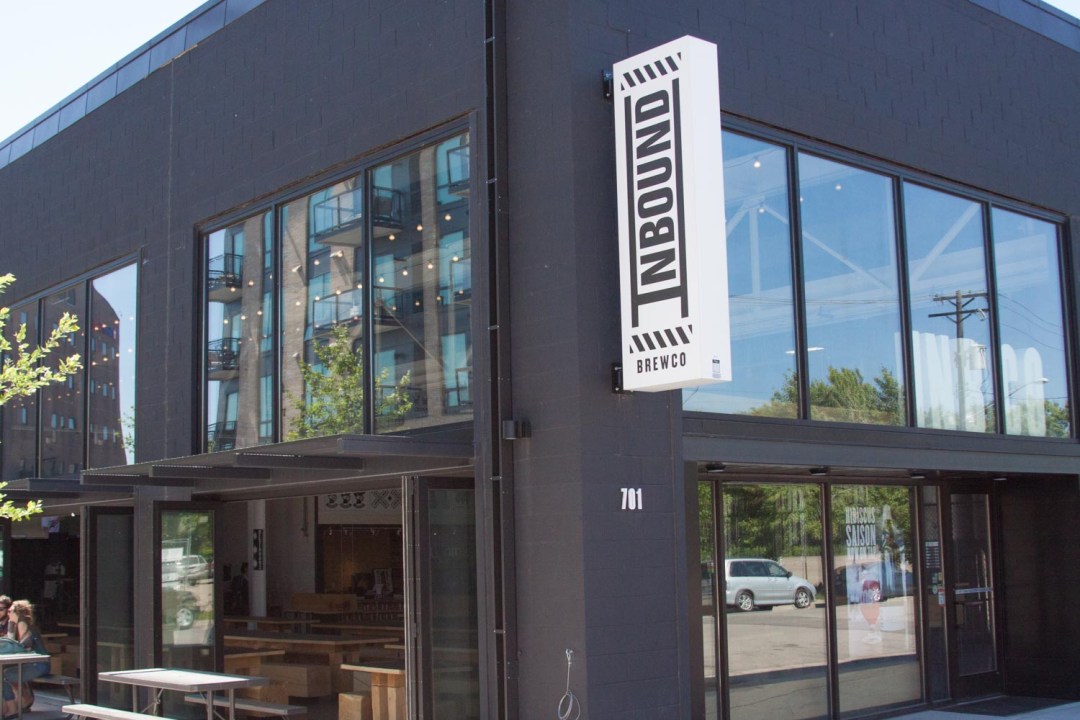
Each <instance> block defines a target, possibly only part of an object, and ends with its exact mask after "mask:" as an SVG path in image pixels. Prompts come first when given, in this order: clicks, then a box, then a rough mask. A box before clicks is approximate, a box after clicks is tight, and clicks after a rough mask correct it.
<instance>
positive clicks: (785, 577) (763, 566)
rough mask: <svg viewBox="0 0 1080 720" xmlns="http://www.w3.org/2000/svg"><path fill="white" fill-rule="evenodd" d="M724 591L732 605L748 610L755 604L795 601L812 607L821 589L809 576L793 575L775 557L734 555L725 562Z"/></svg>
mask: <svg viewBox="0 0 1080 720" xmlns="http://www.w3.org/2000/svg"><path fill="white" fill-rule="evenodd" d="M724 591H725V598H726V601H727V604H728V605H731V606H734V607H736V608H738V609H739V610H742V611H744V612H746V611H749V610H753V609H754V608H755V607H770V606H773V605H787V604H789V603H791V604H793V605H794V606H795V607H797V608H799V609H800V610H801V609H802V608H807V607H810V605H811V604H812V603H813V602H814V597H815V596H816V595H817V592H816V591H815V590H814V585H813V583H811V582H810V581H809V580H807V579H806V578H802V577H799V576H798V575H793V574H792V573H791V571H790V570H788V569H787V568H785V567H784V566H783V565H781V564H780V563H778V562H776V561H775V560H767V559H765V558H733V559H731V560H727V561H726V562H725V563H724Z"/></svg>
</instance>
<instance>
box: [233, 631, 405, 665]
mask: <svg viewBox="0 0 1080 720" xmlns="http://www.w3.org/2000/svg"><path fill="white" fill-rule="evenodd" d="M399 639H400V638H397V637H389V636H382V637H357V636H355V635H353V636H348V635H324V634H317V633H281V632H259V631H258V630H228V631H226V632H225V646H226V647H251V648H273V649H277V650H285V651H287V652H292V653H305V654H308V655H319V656H325V657H326V661H327V662H326V664H327V665H338V664H340V663H341V661H342V659H343V658H342V654H343V653H345V652H348V651H349V650H358V649H360V648H362V647H364V646H365V645H378V646H382V645H385V644H387V643H392V642H396V641H397V640H399Z"/></svg>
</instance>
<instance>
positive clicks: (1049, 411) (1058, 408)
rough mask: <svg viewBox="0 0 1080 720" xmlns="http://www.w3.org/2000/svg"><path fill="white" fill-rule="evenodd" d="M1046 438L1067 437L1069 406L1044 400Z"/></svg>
mask: <svg viewBox="0 0 1080 720" xmlns="http://www.w3.org/2000/svg"><path fill="white" fill-rule="evenodd" d="M1045 406H1046V437H1057V438H1067V437H1069V427H1070V425H1069V404H1068V403H1065V404H1064V405H1059V404H1058V403H1056V402H1054V401H1053V400H1046V401H1045Z"/></svg>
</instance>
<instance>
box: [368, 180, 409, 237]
mask: <svg viewBox="0 0 1080 720" xmlns="http://www.w3.org/2000/svg"><path fill="white" fill-rule="evenodd" d="M404 208H405V193H403V192H401V191H400V190H395V189H394V188H388V187H378V186H375V187H373V188H372V189H371V224H372V225H373V226H374V228H375V234H376V235H377V236H379V237H382V236H384V235H389V234H390V233H391V232H393V231H395V230H401V228H403V227H404V212H405V211H404Z"/></svg>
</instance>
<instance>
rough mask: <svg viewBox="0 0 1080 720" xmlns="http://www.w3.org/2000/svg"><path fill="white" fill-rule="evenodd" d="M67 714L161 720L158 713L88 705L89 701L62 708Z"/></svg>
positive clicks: (119, 719) (104, 719) (103, 719)
mask: <svg viewBox="0 0 1080 720" xmlns="http://www.w3.org/2000/svg"><path fill="white" fill-rule="evenodd" d="M60 712H62V713H64V714H65V715H71V716H72V717H80V718H95V720H161V718H160V717H158V716H157V715H147V714H145V713H138V712H131V711H130V710H117V709H116V708H111V707H103V706H101V705H88V704H87V703H73V704H71V705H65V706H64V707H62V708H60Z"/></svg>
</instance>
